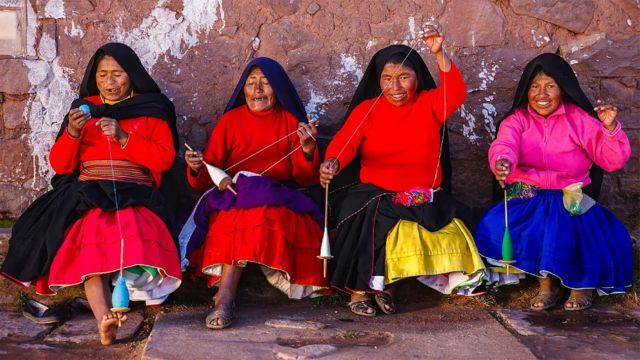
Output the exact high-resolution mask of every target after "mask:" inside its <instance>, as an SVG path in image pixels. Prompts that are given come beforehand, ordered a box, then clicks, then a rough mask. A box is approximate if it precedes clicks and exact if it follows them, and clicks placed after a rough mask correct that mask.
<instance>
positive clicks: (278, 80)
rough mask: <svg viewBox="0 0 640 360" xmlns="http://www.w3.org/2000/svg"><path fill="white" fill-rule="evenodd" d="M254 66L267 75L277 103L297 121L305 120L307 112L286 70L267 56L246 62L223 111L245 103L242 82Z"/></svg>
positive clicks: (243, 82)
mask: <svg viewBox="0 0 640 360" xmlns="http://www.w3.org/2000/svg"><path fill="white" fill-rule="evenodd" d="M254 67H259V68H260V70H262V73H263V74H264V75H265V76H266V77H267V80H269V84H270V85H271V87H272V88H273V91H274V92H275V94H276V98H277V99H278V103H279V104H280V105H281V106H282V107H283V108H285V109H286V110H287V111H288V112H290V113H291V114H292V115H293V116H295V117H296V118H297V119H298V120H299V121H301V122H307V112H306V111H305V109H304V105H302V100H300V96H299V95H298V92H297V91H296V88H295V87H294V86H293V83H292V82H291V79H289V76H288V75H287V72H286V71H285V70H284V69H283V68H282V66H281V65H280V64H279V63H278V62H277V61H275V60H273V59H270V58H267V57H259V58H255V59H253V60H251V62H249V63H248V64H247V66H246V67H245V68H244V71H243V72H242V75H241V76H240V80H238V84H237V85H236V88H235V89H234V90H233V94H231V99H229V103H227V107H226V108H225V109H224V112H225V113H226V112H227V111H229V110H231V109H234V108H236V107H238V106H243V105H246V103H247V102H246V99H245V98H244V84H245V82H247V77H249V73H250V72H251V69H253V68H254Z"/></svg>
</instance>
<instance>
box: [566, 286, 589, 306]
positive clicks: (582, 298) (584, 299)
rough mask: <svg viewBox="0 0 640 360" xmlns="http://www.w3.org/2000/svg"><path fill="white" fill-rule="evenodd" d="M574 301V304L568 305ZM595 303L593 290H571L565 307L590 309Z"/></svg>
mask: <svg viewBox="0 0 640 360" xmlns="http://www.w3.org/2000/svg"><path fill="white" fill-rule="evenodd" d="M571 303H573V304H574V306H572V307H568V306H567V305H568V304H571ZM592 304H593V290H590V289H589V290H571V295H569V298H568V299H567V301H565V302H564V309H565V310H567V311H579V310H584V309H588V308H590V307H591V305H592Z"/></svg>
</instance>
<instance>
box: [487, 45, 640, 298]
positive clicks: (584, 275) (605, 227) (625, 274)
mask: <svg viewBox="0 0 640 360" xmlns="http://www.w3.org/2000/svg"><path fill="white" fill-rule="evenodd" d="M617 113H618V110H617V109H616V108H615V107H613V106H610V105H604V104H601V103H600V102H599V103H598V106H596V107H595V108H594V107H593V106H592V105H591V103H590V102H589V100H588V99H587V97H586V96H585V95H584V93H583V92H582V90H581V89H580V85H579V83H578V80H577V79H576V77H575V75H574V73H573V70H572V69H571V66H569V64H567V62H565V61H564V60H563V59H562V58H561V57H559V56H557V55H555V54H542V55H540V56H538V57H536V58H534V59H533V60H532V61H531V62H529V64H527V66H526V68H525V70H524V73H523V75H522V77H521V79H520V83H519V84H518V89H517V91H516V97H515V99H514V102H513V108H512V109H511V110H510V111H509V113H508V114H507V116H506V117H505V118H504V120H503V121H502V122H501V123H500V124H499V130H498V136H497V138H496V140H495V141H494V142H493V143H492V144H491V147H490V149H489V164H490V166H491V170H492V171H493V173H494V174H495V176H496V179H497V180H498V182H499V183H500V185H501V186H503V187H504V186H505V185H506V190H507V191H506V193H507V199H508V202H507V208H508V221H509V227H508V228H509V233H510V234H511V238H512V239H513V241H512V244H513V259H514V260H515V261H516V262H515V263H514V264H513V267H515V268H516V272H518V270H521V271H522V272H519V275H515V276H514V275H511V276H506V274H505V273H504V269H498V268H494V269H495V270H496V271H493V272H492V273H491V280H492V281H496V282H498V284H500V283H508V282H516V281H517V277H523V275H522V274H523V273H526V274H531V275H534V276H536V277H538V280H539V285H540V288H539V293H538V295H537V296H536V297H535V299H533V301H532V303H531V309H532V310H544V309H548V308H551V307H553V306H555V305H556V304H557V303H558V301H559V299H560V298H562V295H563V292H564V288H569V289H570V290H571V293H570V295H569V298H568V299H567V300H566V301H565V303H564V309H565V310H582V309H586V308H588V307H590V306H591V302H592V296H593V290H594V289H595V290H597V292H598V293H599V294H601V295H604V294H611V293H619V292H624V291H625V287H627V286H629V285H631V277H632V266H633V265H632V263H633V259H632V249H631V238H630V236H629V233H628V232H627V230H626V229H625V228H624V226H623V225H622V223H621V222H620V221H619V220H618V219H617V218H616V217H615V215H613V214H612V213H611V212H610V211H609V210H607V209H605V208H603V207H602V206H600V205H599V204H598V203H596V202H595V200H594V199H597V195H598V193H599V189H600V185H601V182H602V170H604V171H614V170H618V169H620V168H622V167H623V166H624V164H625V163H626V162H627V160H628V159H629V156H630V153H631V149H630V146H629V139H628V138H627V136H626V135H625V133H624V132H623V131H622V129H621V126H620V123H619V122H618V121H616V120H615V118H616V115H617ZM594 164H595V165H594ZM504 211H505V208H504V204H503V203H498V204H496V205H495V206H494V207H493V208H491V209H489V210H488V211H487V213H486V214H485V215H484V216H483V218H482V220H481V221H480V224H479V226H478V228H477V230H476V234H475V240H476V245H477V246H478V250H479V251H480V254H481V255H483V256H484V257H486V259H487V261H488V262H489V263H491V264H493V265H495V266H502V264H501V263H499V262H498V260H500V259H501V258H502V241H503V235H504V229H505V228H504V222H505V214H504Z"/></svg>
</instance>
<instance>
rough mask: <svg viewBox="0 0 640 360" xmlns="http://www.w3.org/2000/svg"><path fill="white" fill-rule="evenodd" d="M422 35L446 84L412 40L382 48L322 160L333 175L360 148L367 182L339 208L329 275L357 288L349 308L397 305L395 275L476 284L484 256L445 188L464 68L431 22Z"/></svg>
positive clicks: (365, 311)
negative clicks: (450, 124) (450, 121)
mask: <svg viewBox="0 0 640 360" xmlns="http://www.w3.org/2000/svg"><path fill="white" fill-rule="evenodd" d="M423 40H424V41H425V43H426V44H427V47H428V48H429V49H430V51H431V52H432V53H433V54H434V55H435V58H436V61H437V63H438V67H439V68H440V83H441V85H440V87H438V88H436V86H435V83H434V81H433V79H432V78H431V75H430V74H429V71H428V69H427V67H426V65H425V64H424V62H423V61H422V59H421V58H420V56H419V54H417V53H416V51H415V50H413V49H411V48H409V47H407V46H404V45H392V46H389V47H387V48H384V49H382V50H380V51H378V52H377V53H376V54H375V55H374V57H373V59H372V60H371V62H370V63H369V66H368V68H367V70H366V72H365V75H364V77H363V79H362V80H361V82H360V84H359V86H358V89H357V90H356V93H355V95H354V97H353V100H352V102H351V105H350V109H349V111H348V113H347V120H346V122H345V124H344V126H343V127H342V128H341V129H340V130H339V131H338V133H337V134H336V135H335V137H334V138H333V140H332V141H331V143H330V144H329V147H328V149H327V152H326V158H327V160H326V161H325V162H323V163H322V165H321V168H320V174H321V175H320V183H321V185H323V186H326V185H328V184H329V183H330V182H331V180H332V179H333V176H334V175H336V174H337V173H338V172H340V171H341V170H342V169H343V168H344V167H346V166H347V164H349V163H350V162H351V161H352V160H353V159H354V157H356V156H357V155H358V156H359V157H360V167H361V168H360V181H361V183H360V184H358V185H356V186H353V187H351V188H350V189H349V190H348V191H347V193H346V195H345V197H344V199H343V201H341V202H340V205H339V206H338V210H337V214H338V215H337V222H336V233H335V238H334V239H333V243H332V250H333V254H334V255H335V259H333V260H332V261H331V262H330V263H331V270H332V276H331V285H333V286H334V287H337V288H339V289H342V290H344V291H347V292H349V293H350V294H351V303H350V304H349V305H350V307H351V311H353V312H354V313H356V314H358V315H363V316H374V315H376V309H375V308H374V305H373V303H372V301H371V299H370V298H369V295H368V293H373V294H375V296H374V299H375V301H376V303H377V305H378V307H379V308H380V310H381V311H382V312H384V313H387V314H390V313H393V312H395V311H396V306H395V303H394V300H393V296H394V287H393V286H392V283H394V282H395V281H397V280H400V279H403V278H407V277H417V278H418V280H420V281H421V282H423V283H425V284H426V285H428V286H431V287H433V288H434V289H436V290H439V291H441V292H444V293H451V292H452V291H454V290H455V291H458V292H459V293H460V292H462V293H469V292H471V291H472V290H473V289H474V288H475V287H476V286H477V285H478V284H479V283H480V281H481V279H482V275H483V271H484V266H483V265H482V261H481V259H480V258H479V256H478V254H477V250H476V249H475V245H474V244H473V239H472V237H471V235H470V234H469V231H468V230H467V228H466V227H465V225H464V224H463V222H462V221H461V220H460V219H461V218H463V217H465V213H466V208H465V207H464V206H463V205H462V204H460V203H458V202H457V201H455V200H454V199H453V198H452V197H451V196H450V195H449V193H448V191H449V184H450V176H451V171H450V163H449V148H448V140H447V132H446V127H445V126H444V123H445V120H446V119H447V117H448V116H450V115H451V114H452V113H453V112H454V111H455V110H456V109H457V108H458V107H459V106H460V105H461V104H462V102H463V101H464V97H465V94H466V88H465V84H464V80H463V78H462V75H461V74H460V73H459V72H458V69H457V67H456V66H455V65H454V64H452V63H451V61H450V60H449V58H448V57H447V56H446V55H445V53H444V51H443V49H442V42H443V40H444V37H443V36H442V35H440V33H439V32H438V31H437V30H435V29H431V31H430V32H428V33H427V34H426V35H425V36H424V37H423Z"/></svg>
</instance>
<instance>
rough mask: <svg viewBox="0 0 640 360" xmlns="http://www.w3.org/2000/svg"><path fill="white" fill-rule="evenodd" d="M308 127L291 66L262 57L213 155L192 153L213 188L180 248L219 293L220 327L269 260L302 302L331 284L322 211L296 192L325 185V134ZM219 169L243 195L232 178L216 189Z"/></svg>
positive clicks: (213, 325) (200, 178)
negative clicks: (254, 272) (323, 251)
mask: <svg viewBox="0 0 640 360" xmlns="http://www.w3.org/2000/svg"><path fill="white" fill-rule="evenodd" d="M306 121H307V116H306V112H305V110H304V106H303V105H302V101H300V97H299V96H298V93H297V92H296V89H295V88H294V86H293V84H292V83H291V80H289V77H288V76H287V74H286V72H285V71H284V69H283V68H282V66H280V64H278V63H277V62H276V61H274V60H272V59H269V58H257V59H254V60H252V61H251V62H250V63H249V64H248V65H247V67H246V68H245V70H244V72H243V73H242V75H241V76H240V80H239V81H238V85H237V86H236V88H235V90H234V92H233V94H232V95H231V99H230V100H229V103H228V105H227V108H226V109H225V113H224V114H223V115H222V117H221V118H220V120H219V121H218V123H217V124H216V126H215V128H214V129H213V132H212V133H211V136H210V137H209V142H208V143H207V146H206V147H205V149H204V152H203V153H200V152H198V151H191V150H189V151H187V152H186V153H185V160H186V161H187V164H188V165H189V168H188V169H187V177H188V180H189V183H190V184H191V186H192V187H194V188H196V189H199V190H208V191H207V192H206V193H205V194H204V195H203V196H202V197H201V198H200V200H199V201H198V204H197V205H196V208H195V210H194V212H193V214H192V216H191V217H190V219H189V221H188V222H187V224H186V225H185V226H184V228H183V229H182V232H181V233H180V243H181V245H182V247H183V249H184V251H183V253H185V254H186V256H187V257H189V261H190V262H191V265H192V266H193V267H194V268H195V270H196V271H198V272H202V273H204V274H205V275H207V276H208V277H209V285H210V286H214V285H217V286H218V287H219V290H218V292H217V293H216V296H215V298H214V301H215V308H214V309H213V311H212V312H211V313H210V314H209V316H207V318H206V320H205V326H206V327H208V328H210V329H223V328H226V327H228V326H229V325H231V323H232V322H233V319H234V314H235V296H236V290H237V287H238V284H239V282H240V276H241V275H242V271H243V268H244V267H245V266H246V265H247V263H250V262H252V263H257V264H259V265H260V266H261V269H262V271H263V272H264V273H265V275H266V276H267V280H268V281H269V282H270V283H271V284H272V285H274V286H275V287H277V288H278V289H279V290H281V291H282V292H284V293H285V294H286V295H287V296H288V297H289V298H292V299H300V298H302V297H306V296H309V295H311V294H313V293H315V292H316V291H319V290H322V289H323V288H325V287H326V281H325V280H324V279H323V278H322V263H321V262H320V261H319V260H318V259H316V255H318V254H319V253H320V241H321V239H322V230H321V228H320V224H322V214H321V212H320V209H318V206H317V205H316V204H315V203H314V202H313V201H312V200H311V199H310V198H308V197H307V196H305V195H304V194H303V193H302V192H300V191H298V190H297V189H296V188H297V187H307V186H310V185H313V184H315V183H317V181H318V166H319V164H320V155H319V153H318V149H317V147H316V143H315V136H316V134H317V131H316V128H315V126H314V125H313V124H312V123H311V122H310V123H307V122H306ZM205 163H206V165H207V170H203V167H204V164H205ZM209 166H214V167H217V168H219V169H224V171H228V172H229V174H231V176H233V182H234V184H233V186H234V187H235V188H236V189H237V194H232V193H231V192H229V191H225V190H226V189H227V187H228V186H229V184H230V183H231V181H232V180H231V179H230V178H229V177H227V181H224V180H223V181H221V182H220V183H219V184H218V185H217V188H216V187H215V186H213V185H214V183H213V182H212V180H211V177H210V174H209V173H208V169H209ZM219 169H218V170H219ZM225 175H226V174H225ZM261 175H262V176H261Z"/></svg>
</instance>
